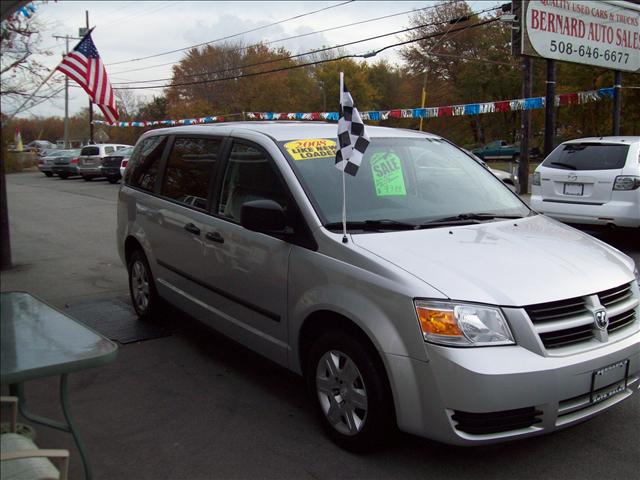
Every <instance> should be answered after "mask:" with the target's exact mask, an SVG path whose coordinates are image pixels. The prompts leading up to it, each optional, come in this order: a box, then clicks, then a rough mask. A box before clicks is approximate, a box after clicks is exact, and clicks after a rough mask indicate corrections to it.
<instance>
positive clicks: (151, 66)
mask: <svg viewBox="0 0 640 480" xmlns="http://www.w3.org/2000/svg"><path fill="white" fill-rule="evenodd" d="M455 2H456V0H450V2H449V3H445V4H438V5H431V6H429V7H424V8H417V9H412V10H405V11H404V12H398V13H392V14H390V15H384V16H382V17H376V18H370V19H368V20H360V21H359V22H352V23H346V24H344V25H339V26H337V27H329V28H325V29H323V30H316V31H313V32H307V33H300V34H298V35H293V36H290V37H284V38H278V39H276V40H269V41H267V42H259V43H254V44H252V45H247V46H246V47H239V48H234V49H233V50H229V52H230V53H231V52H241V51H243V50H248V49H250V48H253V47H258V46H260V45H271V44H274V43H278V42H285V41H287V40H295V39H297V38H303V37H308V36H310V35H318V34H320V33H326V32H331V31H333V30H340V29H342V28H347V27H353V26H356V25H362V24H364V23H370V22H376V21H378V20H385V19H387V18H392V17H398V16H400V15H406V14H407V13H414V12H420V11H423V10H424V11H426V10H430V9H433V8H438V7H441V6H442V5H450V4H452V3H455ZM213 55H215V54H205V55H202V56H201V57H200V58H207V57H211V56H213ZM181 61H182V60H176V61H174V62H166V63H159V64H157V65H150V66H148V67H141V68H134V69H131V70H121V71H119V72H114V74H116V75H117V74H120V73H129V72H140V71H143V70H151V69H154V68H158V67H166V66H167V65H175V64H176V63H180V62H181Z"/></svg>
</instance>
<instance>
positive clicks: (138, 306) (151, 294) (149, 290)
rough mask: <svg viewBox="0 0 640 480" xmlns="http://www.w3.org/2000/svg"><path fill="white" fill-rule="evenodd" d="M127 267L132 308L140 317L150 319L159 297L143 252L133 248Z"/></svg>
mask: <svg viewBox="0 0 640 480" xmlns="http://www.w3.org/2000/svg"><path fill="white" fill-rule="evenodd" d="M127 269H128V271H129V293H130V294H131V303H132V304H133V308H134V309H135V311H136V313H137V314H138V317H140V319H142V320H150V319H151V318H152V316H153V315H154V314H155V313H156V312H157V311H158V303H159V302H160V298H159V297H158V293H157V291H156V287H155V283H154V281H153V275H152V274H151V269H150V268H149V262H148V261H147V257H146V256H145V254H144V253H143V252H142V251H140V250H135V251H134V252H133V253H132V254H131V256H130V257H129V262H128V265H127Z"/></svg>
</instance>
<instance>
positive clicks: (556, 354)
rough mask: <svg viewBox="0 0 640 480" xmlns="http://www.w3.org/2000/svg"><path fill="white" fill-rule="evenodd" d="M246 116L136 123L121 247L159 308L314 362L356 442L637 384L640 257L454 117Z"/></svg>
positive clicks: (518, 413)
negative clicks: (546, 199)
mask: <svg viewBox="0 0 640 480" xmlns="http://www.w3.org/2000/svg"><path fill="white" fill-rule="evenodd" d="M367 133H368V135H369V136H370V138H371V143H370V145H369V147H368V149H367V150H366V154H365V156H364V159H363V162H362V165H361V166H360V169H359V171H358V173H357V175H356V176H355V177H353V176H350V175H346V177H344V185H345V191H346V235H345V234H343V223H342V211H343V202H342V191H343V183H342V182H343V174H342V173H341V172H340V171H338V170H337V169H336V168H335V167H334V162H335V149H336V140H335V136H336V126H335V125H329V124H321V123H317V124H316V123H314V124H301V123H295V122H293V123H291V122H286V123H285V122H283V123H266V122H265V123H257V122H256V123H229V124H221V125H216V126H189V127H178V128H169V129H161V130H155V131H152V132H147V133H145V134H144V135H143V136H142V137H141V138H140V140H139V141H138V143H137V145H136V147H135V150H134V152H133V154H132V157H131V159H130V162H129V165H128V167H127V170H126V172H125V176H124V181H123V186H122V187H121V190H120V194H119V202H118V247H119V252H120V255H121V257H122V260H123V261H124V263H125V264H126V265H127V268H128V272H129V284H130V291H131V298H132V302H133V305H134V307H135V309H136V312H137V313H138V315H139V316H140V317H142V318H143V319H153V318H154V317H155V316H156V315H157V313H158V312H159V311H160V310H161V309H162V302H163V301H168V302H170V303H172V304H173V305H176V306H177V307H179V308H180V309H182V310H183V311H185V312H188V313H189V314H191V315H193V316H195V317H196V318H198V319H200V320H201V321H203V322H204V323H206V324H208V325H210V326H211V327H213V328H215V329H217V330H218V331H220V332H222V333H224V334H225V335H228V336H229V337H231V338H233V339H235V340H236V341H238V342H240V343H242V344H243V345H246V346H248V347H249V348H251V349H253V350H255V351H256V352H259V353H260V354H262V355H264V356H265V357H267V358H268V359H271V360H272V361H274V362H276V363H278V364H280V365H282V366H284V367H286V368H288V369H290V370H292V371H294V372H296V373H299V374H301V375H304V377H305V378H306V381H307V385H308V388H309V391H310V393H311V397H312V399H313V402H314V405H315V408H316V409H317V411H318V416H319V418H320V420H321V422H322V424H323V426H324V427H325V429H326V431H327V432H328V435H329V436H330V437H331V438H332V439H333V440H334V441H335V442H336V443H338V444H339V445H340V446H342V447H344V448H347V449H349V450H352V451H366V450H371V449H374V448H376V447H379V446H380V445H382V444H384V442H385V440H387V439H388V438H389V436H388V433H389V432H390V431H392V430H393V429H395V428H396V427H399V428H400V429H401V430H403V431H405V432H410V433H413V434H417V435H421V436H424V437H428V438H432V439H435V440H438V441H441V442H445V443H450V444H458V445H480V444H486V443H493V442H499V441H505V440H511V439H517V438H523V437H528V436H534V435H539V434H543V433H546V432H552V431H554V430H557V429H559V428H563V427H566V426H569V425H573V424H575V423H577V422H580V421H583V420H586V419H588V418H591V417H593V416H594V415H596V414H598V413H601V412H603V411H605V410H606V409H608V408H609V407H611V406H613V405H615V404H617V403H618V402H621V401H623V400H625V399H626V398H628V397H630V396H631V395H632V394H633V393H634V392H636V391H637V389H638V385H639V382H638V375H639V368H640V367H639V356H640V321H639V320H638V319H639V318H640V306H639V303H640V291H639V289H638V272H637V270H636V269H635V265H634V262H633V260H631V259H630V258H629V257H627V256H625V255H624V254H622V253H621V252H619V251H617V250H616V249H614V248H612V247H609V246H607V245H605V244H603V243H601V242H599V241H596V240H594V239H593V238H591V237H590V236H588V235H586V234H584V233H581V232H580V231H577V230H574V229H572V228H570V227H567V226H565V225H563V224H561V223H559V222H557V221H555V220H552V219H549V218H547V217H545V216H543V215H538V214H536V213H535V212H533V211H532V210H530V209H529V208H528V207H527V205H526V204H525V203H523V202H522V201H521V200H520V199H519V198H518V197H517V196H516V195H515V194H514V193H513V192H512V191H510V190H509V189H508V188H507V187H506V186H505V185H504V184H503V183H502V182H500V181H499V180H498V179H497V178H496V177H495V176H494V175H492V174H491V173H490V172H489V171H487V169H485V168H484V167H482V166H481V165H479V164H478V163H477V162H475V161H474V160H473V159H471V158H470V157H469V156H468V155H466V154H465V153H464V152H463V151H461V150H460V149H458V148H457V147H455V146H453V145H451V144H450V143H449V142H446V141H444V140H443V139H442V138H441V137H438V136H436V135H430V134H424V133H421V132H411V131H407V130H396V129H391V128H383V127H367Z"/></svg>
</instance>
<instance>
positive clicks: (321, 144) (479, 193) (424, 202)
mask: <svg viewBox="0 0 640 480" xmlns="http://www.w3.org/2000/svg"><path fill="white" fill-rule="evenodd" d="M279 146H280V147H281V149H282V151H283V152H284V153H285V156H286V157H287V159H288V160H289V163H290V164H291V166H292V167H293V169H294V172H295V173H296V175H297V177H298V179H299V180H300V182H301V184H302V186H303V188H304V189H305V191H306V193H307V195H308V196H309V197H310V199H311V202H312V203H313V205H314V208H315V209H316V211H317V212H318V214H319V216H320V218H321V220H322V221H323V223H324V224H325V226H328V227H334V226H335V225H334V224H336V223H338V222H340V221H341V220H342V172H341V171H340V170H338V169H337V168H335V166H334V164H335V146H336V142H335V139H326V138H325V139H302V140H295V141H286V142H279ZM345 177H346V198H347V201H346V205H347V208H346V210H347V222H348V223H349V224H351V226H352V228H353V229H359V228H362V227H363V225H365V226H373V227H375V228H376V229H380V227H381V226H383V225H384V226H385V227H386V228H393V229H403V228H412V227H417V226H420V225H427V224H428V223H430V222H431V223H432V224H434V225H433V226H437V224H444V223H447V222H454V221H460V222H462V221H466V222H473V223H476V222H477V221H486V220H492V219H496V218H498V219H499V218H505V217H506V218H520V217H524V216H527V215H529V213H530V210H529V208H528V207H527V206H526V205H525V204H524V203H523V202H522V201H521V200H520V199H519V198H518V197H517V196H516V195H514V194H513V193H512V192H511V191H510V190H509V189H508V188H507V187H505V186H504V185H503V184H502V182H500V180H498V179H497V178H495V177H494V176H493V175H492V174H491V173H490V172H489V171H488V170H487V169H486V168H484V167H483V166H481V165H480V164H478V163H477V162H476V161H474V160H473V159H472V158H471V157H470V156H469V155H467V154H465V153H464V152H463V151H462V150H460V149H459V148H456V147H455V146H453V145H451V144H450V143H448V142H446V141H444V140H441V139H439V138H431V137H425V138H411V137H400V138H373V139H371V143H370V145H369V147H368V148H367V150H366V153H365V155H364V158H363V161H362V164H361V165H360V168H359V170H358V172H357V174H356V176H351V175H346V176H345ZM348 226H349V225H348ZM365 229H366V228H365Z"/></svg>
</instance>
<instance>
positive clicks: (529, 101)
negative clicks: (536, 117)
mask: <svg viewBox="0 0 640 480" xmlns="http://www.w3.org/2000/svg"><path fill="white" fill-rule="evenodd" d="M607 98H613V87H608V88H600V89H598V90H591V91H587V92H578V93H563V94H560V95H556V101H555V105H556V106H557V107H558V106H565V105H581V104H584V103H589V102H597V101H600V100H603V99H607ZM544 107H545V97H532V98H519V99H515V100H501V101H497V102H485V103H468V104H466V105H448V106H443V107H428V108H402V109H401V108H397V109H393V110H379V111H371V112H360V116H361V117H362V120H369V121H373V122H378V121H380V120H388V119H390V118H411V119H419V118H436V117H452V116H462V115H480V114H484V113H495V112H515V111H520V110H537V109H541V108H544ZM243 115H244V117H245V118H246V119H247V120H308V121H317V120H324V121H329V122H337V121H338V119H339V118H340V114H339V113H338V112H306V113H302V112H296V113H276V112H244V113H243ZM224 121H225V117H218V116H211V117H200V118H183V119H181V120H153V121H131V122H115V123H109V122H107V121H104V120H94V122H93V123H94V124H96V125H109V126H112V127H156V126H176V125H199V124H205V123H218V122H224Z"/></svg>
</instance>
